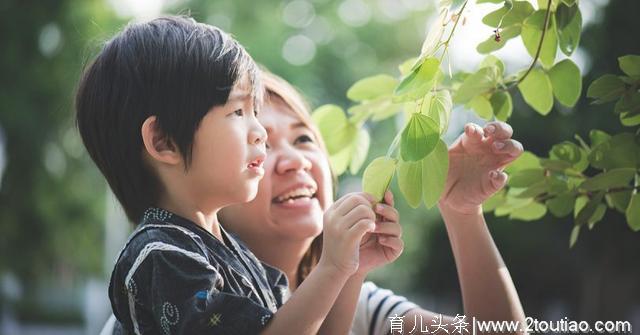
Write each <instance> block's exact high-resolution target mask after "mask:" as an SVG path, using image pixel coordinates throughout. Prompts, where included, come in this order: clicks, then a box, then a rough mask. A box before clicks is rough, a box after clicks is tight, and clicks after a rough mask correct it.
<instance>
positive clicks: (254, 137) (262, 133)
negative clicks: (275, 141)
mask: <svg viewBox="0 0 640 335" xmlns="http://www.w3.org/2000/svg"><path fill="white" fill-rule="evenodd" d="M266 141H267V131H266V130H265V129H264V127H263V126H262V124H260V122H258V121H254V122H253V125H252V129H251V131H250V132H249V143H251V144H263V143H265V142H266Z"/></svg>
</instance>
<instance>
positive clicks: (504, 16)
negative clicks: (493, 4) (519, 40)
mask: <svg viewBox="0 0 640 335" xmlns="http://www.w3.org/2000/svg"><path fill="white" fill-rule="evenodd" d="M531 13H533V6H532V5H531V4H530V3H529V2H528V1H513V5H512V7H511V8H509V6H508V5H505V6H503V7H501V8H500V9H498V10H495V11H493V12H491V13H489V14H487V15H486V16H485V17H484V18H482V23H484V24H486V25H488V26H490V27H493V28H497V27H498V25H500V21H501V20H502V25H500V26H501V27H504V28H506V27H509V26H512V25H515V24H520V23H522V21H524V19H526V18H527V17H528V16H529V15H531Z"/></svg>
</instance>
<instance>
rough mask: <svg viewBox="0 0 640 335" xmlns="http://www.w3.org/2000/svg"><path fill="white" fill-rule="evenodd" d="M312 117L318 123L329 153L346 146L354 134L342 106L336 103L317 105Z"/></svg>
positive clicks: (338, 150)
mask: <svg viewBox="0 0 640 335" xmlns="http://www.w3.org/2000/svg"><path fill="white" fill-rule="evenodd" d="M312 119H313V121H314V122H315V123H316V124H317V125H318V128H319V129H320V134H322V138H323V139H324V141H325V143H326V145H327V151H329V154H330V155H335V154H337V153H339V152H340V151H342V150H343V149H344V148H345V147H348V146H349V144H350V143H351V142H352V141H353V139H354V137H355V136H356V132H357V129H356V127H355V125H353V124H351V123H350V122H348V120H347V117H346V115H345V114H344V111H343V110H342V108H340V107H338V106H336V105H324V106H321V107H319V108H318V109H316V110H315V111H314V112H313V115H312Z"/></svg>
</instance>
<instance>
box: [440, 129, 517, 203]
mask: <svg viewBox="0 0 640 335" xmlns="http://www.w3.org/2000/svg"><path fill="white" fill-rule="evenodd" d="M512 134H513V129H511V126H509V125H508V124H506V123H504V122H500V121H495V122H489V123H487V124H486V125H485V127H484V128H482V127H480V126H479V125H477V124H474V123H468V124H466V125H465V127H464V133H463V134H462V135H460V137H458V139H457V140H456V141H455V142H454V143H453V144H452V145H451V147H449V174H448V176H447V181H446V184H445V189H444V192H443V193H442V196H441V197H440V201H439V203H438V206H439V207H440V209H441V210H443V209H444V210H453V211H456V212H459V213H462V214H477V213H481V211H482V203H483V202H484V201H485V200H486V199H488V198H489V197H490V196H491V195H493V194H494V193H495V192H497V191H498V190H500V189H501V188H502V187H503V186H504V185H505V183H506V181H507V175H506V173H504V172H502V170H503V169H504V167H505V166H506V165H507V164H509V163H511V162H512V161H513V160H515V159H516V158H517V157H518V156H520V155H521V154H522V151H523V148H522V144H521V143H520V142H518V141H516V140H513V139H511V135H512Z"/></svg>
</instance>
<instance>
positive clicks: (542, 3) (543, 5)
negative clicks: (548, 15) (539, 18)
mask: <svg viewBox="0 0 640 335" xmlns="http://www.w3.org/2000/svg"><path fill="white" fill-rule="evenodd" d="M547 2H548V0H538V9H547ZM559 3H560V0H552V1H551V11H552V12H554V11H555V10H556V8H557V6H558V4H559Z"/></svg>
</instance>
